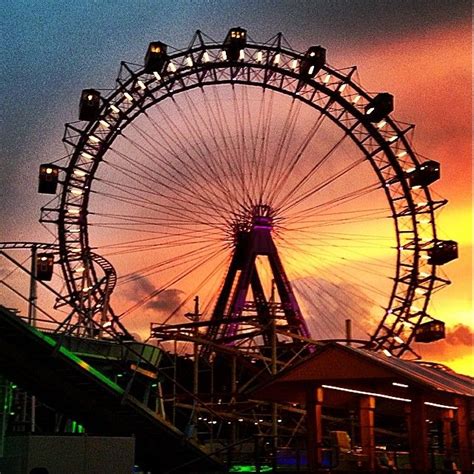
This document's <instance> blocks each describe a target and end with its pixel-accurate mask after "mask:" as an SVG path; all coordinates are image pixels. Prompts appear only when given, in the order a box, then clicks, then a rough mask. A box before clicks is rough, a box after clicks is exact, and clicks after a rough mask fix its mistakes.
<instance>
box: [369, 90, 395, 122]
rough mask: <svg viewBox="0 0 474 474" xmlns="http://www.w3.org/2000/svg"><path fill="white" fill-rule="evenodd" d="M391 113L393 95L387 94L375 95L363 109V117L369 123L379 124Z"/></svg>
mask: <svg viewBox="0 0 474 474" xmlns="http://www.w3.org/2000/svg"><path fill="white" fill-rule="evenodd" d="M392 112H393V95H392V94H389V93H388V92H381V93H380V94H377V95H376V96H375V97H374V98H373V99H372V101H371V102H370V103H369V104H367V106H366V107H365V116H366V117H367V118H368V119H369V121H370V122H376V123H377V122H380V121H381V120H382V119H384V118H385V117H387V115H388V114H390V113H392Z"/></svg>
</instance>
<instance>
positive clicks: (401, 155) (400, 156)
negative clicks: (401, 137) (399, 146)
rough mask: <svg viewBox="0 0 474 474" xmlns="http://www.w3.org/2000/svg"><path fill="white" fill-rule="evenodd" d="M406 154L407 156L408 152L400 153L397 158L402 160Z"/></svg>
mask: <svg viewBox="0 0 474 474" xmlns="http://www.w3.org/2000/svg"><path fill="white" fill-rule="evenodd" d="M406 154H407V152H406V151H401V152H400V153H398V155H397V156H398V158H402V157H404V156H405V155H406Z"/></svg>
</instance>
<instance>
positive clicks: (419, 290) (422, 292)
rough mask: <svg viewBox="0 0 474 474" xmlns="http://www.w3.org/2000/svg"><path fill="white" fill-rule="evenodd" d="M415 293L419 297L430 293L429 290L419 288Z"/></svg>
mask: <svg viewBox="0 0 474 474" xmlns="http://www.w3.org/2000/svg"><path fill="white" fill-rule="evenodd" d="M415 293H416V294H418V295H426V293H428V290H425V289H424V288H417V289H416V290H415Z"/></svg>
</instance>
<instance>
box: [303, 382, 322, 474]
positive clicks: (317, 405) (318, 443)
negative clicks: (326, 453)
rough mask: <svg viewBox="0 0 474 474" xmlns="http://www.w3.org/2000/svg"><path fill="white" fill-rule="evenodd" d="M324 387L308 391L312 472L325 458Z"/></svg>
mask: <svg viewBox="0 0 474 474" xmlns="http://www.w3.org/2000/svg"><path fill="white" fill-rule="evenodd" d="M322 409H323V389H322V387H312V388H310V389H309V390H308V391H307V392H306V432H307V446H306V451H307V456H308V464H309V471H310V472H317V470H318V468H319V467H320V466H321V464H322V460H323V450H322V442H323V426H322V421H323V416H322V415H323V410H322Z"/></svg>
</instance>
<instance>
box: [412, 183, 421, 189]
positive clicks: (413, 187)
mask: <svg viewBox="0 0 474 474" xmlns="http://www.w3.org/2000/svg"><path fill="white" fill-rule="evenodd" d="M420 188H421V184H417V185H416V186H412V187H411V189H420Z"/></svg>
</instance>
